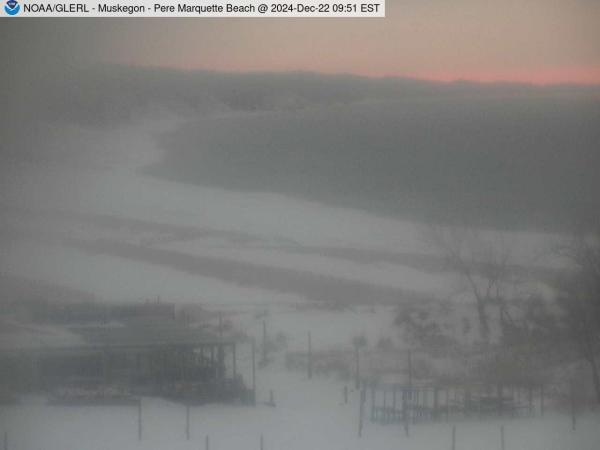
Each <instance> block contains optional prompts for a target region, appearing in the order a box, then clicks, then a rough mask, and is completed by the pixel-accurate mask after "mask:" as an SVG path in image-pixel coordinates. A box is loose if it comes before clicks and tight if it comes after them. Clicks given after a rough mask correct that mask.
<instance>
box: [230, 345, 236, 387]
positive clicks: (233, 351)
mask: <svg viewBox="0 0 600 450" xmlns="http://www.w3.org/2000/svg"><path fill="white" fill-rule="evenodd" d="M231 354H232V358H233V365H232V370H233V381H234V382H235V379H236V378H237V358H236V355H235V343H233V344H231Z"/></svg>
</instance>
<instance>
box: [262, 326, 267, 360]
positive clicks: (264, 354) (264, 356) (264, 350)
mask: <svg viewBox="0 0 600 450" xmlns="http://www.w3.org/2000/svg"><path fill="white" fill-rule="evenodd" d="M262 326H263V334H262V364H263V365H266V364H267V321H266V320H263V323H262Z"/></svg>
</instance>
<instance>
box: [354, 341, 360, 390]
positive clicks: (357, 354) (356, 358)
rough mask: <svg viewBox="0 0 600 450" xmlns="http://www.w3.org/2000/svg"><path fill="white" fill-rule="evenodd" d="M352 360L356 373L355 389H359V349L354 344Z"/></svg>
mask: <svg viewBox="0 0 600 450" xmlns="http://www.w3.org/2000/svg"><path fill="white" fill-rule="evenodd" d="M354 360H355V365H356V373H355V380H354V382H355V385H356V389H357V390H358V389H360V365H359V350H358V345H355V346H354Z"/></svg>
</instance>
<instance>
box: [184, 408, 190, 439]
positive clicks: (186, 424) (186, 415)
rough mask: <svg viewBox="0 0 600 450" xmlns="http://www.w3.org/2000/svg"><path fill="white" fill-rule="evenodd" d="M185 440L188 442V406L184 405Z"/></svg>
mask: <svg viewBox="0 0 600 450" xmlns="http://www.w3.org/2000/svg"><path fill="white" fill-rule="evenodd" d="M185 438H186V439H187V440H188V441H189V440H190V405H189V404H187V405H185Z"/></svg>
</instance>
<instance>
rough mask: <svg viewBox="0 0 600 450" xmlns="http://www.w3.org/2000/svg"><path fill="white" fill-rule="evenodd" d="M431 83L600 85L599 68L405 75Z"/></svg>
mask: <svg viewBox="0 0 600 450" xmlns="http://www.w3.org/2000/svg"><path fill="white" fill-rule="evenodd" d="M405 76H410V77H412V78H419V79H425V80H431V81H441V82H452V81H474V82H479V83H497V82H508V83H527V84H533V85H539V86H546V85H554V84H581V85H597V84H600V67H563V68H552V69H540V70H511V71H471V72H467V71H465V72H435V73H414V74H407V75H405Z"/></svg>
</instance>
